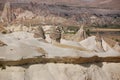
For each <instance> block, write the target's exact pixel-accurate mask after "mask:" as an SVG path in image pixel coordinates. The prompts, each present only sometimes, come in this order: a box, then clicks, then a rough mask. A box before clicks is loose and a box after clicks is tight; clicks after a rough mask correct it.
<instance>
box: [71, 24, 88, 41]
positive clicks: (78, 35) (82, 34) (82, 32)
mask: <svg viewBox="0 0 120 80" xmlns="http://www.w3.org/2000/svg"><path fill="white" fill-rule="evenodd" d="M83 28H84V26H83V25H82V26H81V28H80V29H79V30H78V32H77V33H76V34H75V35H74V36H73V38H72V40H73V41H77V42H79V41H81V40H84V39H86V38H87V34H86V32H85V30H84V29H83Z"/></svg>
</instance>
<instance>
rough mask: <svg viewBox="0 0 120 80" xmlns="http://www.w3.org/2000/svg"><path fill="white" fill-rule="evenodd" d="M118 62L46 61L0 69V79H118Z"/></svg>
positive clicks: (119, 68)
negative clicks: (45, 62) (79, 62)
mask: <svg viewBox="0 0 120 80" xmlns="http://www.w3.org/2000/svg"><path fill="white" fill-rule="evenodd" d="M119 66H120V64H119V63H106V62H104V63H94V64H77V65H74V64H63V63H57V64H55V63H47V64H34V65H27V66H22V67H20V66H11V67H6V69H0V80H8V79H10V80H14V79H16V80H40V79H42V80H76V79H79V80H119V79H120V74H119V73H120V67H119Z"/></svg>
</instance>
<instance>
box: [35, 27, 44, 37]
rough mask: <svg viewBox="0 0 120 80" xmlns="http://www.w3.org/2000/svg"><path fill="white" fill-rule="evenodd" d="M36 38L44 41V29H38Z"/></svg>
mask: <svg viewBox="0 0 120 80" xmlns="http://www.w3.org/2000/svg"><path fill="white" fill-rule="evenodd" d="M34 37H35V38H40V37H41V38H43V39H45V38H46V37H45V32H44V30H43V28H42V27H40V26H39V27H38V28H37V30H36V31H35V32H34Z"/></svg>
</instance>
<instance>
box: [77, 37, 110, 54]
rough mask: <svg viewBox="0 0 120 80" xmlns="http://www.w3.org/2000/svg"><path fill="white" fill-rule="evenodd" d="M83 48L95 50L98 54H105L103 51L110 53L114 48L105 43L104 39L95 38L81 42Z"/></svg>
mask: <svg viewBox="0 0 120 80" xmlns="http://www.w3.org/2000/svg"><path fill="white" fill-rule="evenodd" d="M79 43H80V44H81V45H82V46H83V47H85V48H87V49H90V50H95V51H97V52H103V51H105V52H106V51H109V50H112V48H111V47H110V46H109V45H108V44H107V43H106V42H105V41H104V39H102V38H101V39H99V40H97V39H96V37H95V36H91V37H88V38H87V39H85V40H82V41H81V42H79Z"/></svg>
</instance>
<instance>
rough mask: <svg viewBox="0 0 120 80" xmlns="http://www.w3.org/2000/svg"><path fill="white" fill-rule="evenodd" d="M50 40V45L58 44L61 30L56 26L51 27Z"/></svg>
mask: <svg viewBox="0 0 120 80" xmlns="http://www.w3.org/2000/svg"><path fill="white" fill-rule="evenodd" d="M50 38H51V39H52V43H54V42H57V43H60V39H61V28H60V27H58V26H56V27H53V28H52V29H51V31H50Z"/></svg>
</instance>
